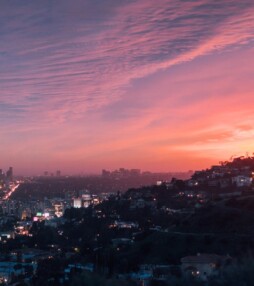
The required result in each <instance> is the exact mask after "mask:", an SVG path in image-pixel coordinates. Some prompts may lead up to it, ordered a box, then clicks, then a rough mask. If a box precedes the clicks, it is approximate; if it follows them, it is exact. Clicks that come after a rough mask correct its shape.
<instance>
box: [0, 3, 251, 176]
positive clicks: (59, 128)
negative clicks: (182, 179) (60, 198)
mask: <svg viewBox="0 0 254 286" xmlns="http://www.w3.org/2000/svg"><path fill="white" fill-rule="evenodd" d="M253 36H254V1H253V0H242V1H235V0H221V1H217V0H195V1H194V0H156V1H154V0H107V1H105V0H72V1H69V0H43V1H34V0H24V1H20V0H1V1H0V120H1V124H0V168H2V169H7V168H8V167H9V166H13V167H14V172H15V173H19V174H41V173H42V172H44V171H46V170H48V171H52V172H53V171H55V170H58V169H60V170H62V173H65V174H74V173H98V172H100V170H101V169H102V168H105V169H109V170H112V169H116V168H119V167H125V168H140V169H142V170H151V171H156V172H158V171H188V170H198V169H203V168H207V167H209V166H210V165H211V164H218V162H219V161H221V160H228V159H229V158H230V157H231V156H238V155H245V154H246V152H249V154H252V153H253V152H254V141H253V138H254V96H253V92H254V80H253V75H254V73H253V71H254V41H253Z"/></svg>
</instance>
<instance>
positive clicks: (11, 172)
mask: <svg viewBox="0 0 254 286" xmlns="http://www.w3.org/2000/svg"><path fill="white" fill-rule="evenodd" d="M6 177H7V179H9V180H10V181H11V180H13V168H12V167H10V168H9V170H8V171H7V172H6Z"/></svg>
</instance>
